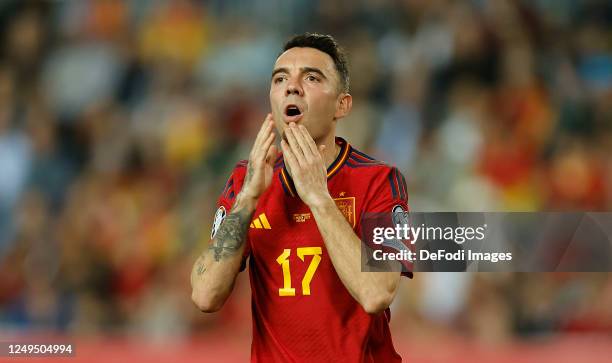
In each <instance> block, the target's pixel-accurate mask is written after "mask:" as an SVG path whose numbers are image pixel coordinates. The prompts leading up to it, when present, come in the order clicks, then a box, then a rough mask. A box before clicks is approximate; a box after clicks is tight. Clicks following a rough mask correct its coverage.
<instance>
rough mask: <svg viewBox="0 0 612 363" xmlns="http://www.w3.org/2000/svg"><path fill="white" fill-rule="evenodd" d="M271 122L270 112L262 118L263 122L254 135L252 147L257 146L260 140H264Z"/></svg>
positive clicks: (270, 127)
mask: <svg viewBox="0 0 612 363" xmlns="http://www.w3.org/2000/svg"><path fill="white" fill-rule="evenodd" d="M272 124H273V122H272V114H271V113H269V114H267V115H266V118H265V119H264V122H263V123H262V125H261V128H260V129H259V132H258V133H257V136H256V137H255V142H254V143H253V148H254V149H256V148H258V147H259V144H260V143H261V142H262V139H263V140H265V138H266V137H267V135H268V134H269V132H270V130H271V129H272Z"/></svg>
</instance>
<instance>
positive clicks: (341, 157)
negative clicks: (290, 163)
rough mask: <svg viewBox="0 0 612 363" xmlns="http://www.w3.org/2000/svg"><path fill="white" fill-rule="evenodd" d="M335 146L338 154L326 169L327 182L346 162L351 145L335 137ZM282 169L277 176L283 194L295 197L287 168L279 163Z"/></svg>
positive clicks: (295, 192)
mask: <svg viewBox="0 0 612 363" xmlns="http://www.w3.org/2000/svg"><path fill="white" fill-rule="evenodd" d="M336 144H337V145H338V146H340V152H339V153H338V156H337V157H336V159H335V160H334V162H333V163H331V165H330V166H329V167H328V168H327V180H329V179H330V178H331V177H333V176H334V175H336V174H337V173H338V171H339V170H340V169H341V168H342V166H343V165H344V163H345V162H346V160H347V159H348V156H349V154H350V153H351V145H350V144H349V143H348V142H347V141H346V140H344V139H343V138H341V137H336ZM281 165H282V168H281V170H280V173H278V176H279V178H280V182H281V185H282V186H283V189H284V190H285V193H287V194H289V195H291V196H292V197H295V196H297V191H296V190H295V185H294V184H293V179H291V175H289V172H288V171H287V167H286V166H285V161H284V160H283V161H281Z"/></svg>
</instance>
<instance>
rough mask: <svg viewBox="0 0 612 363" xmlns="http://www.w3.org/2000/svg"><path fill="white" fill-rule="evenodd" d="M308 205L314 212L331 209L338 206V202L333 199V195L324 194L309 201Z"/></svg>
mask: <svg viewBox="0 0 612 363" xmlns="http://www.w3.org/2000/svg"><path fill="white" fill-rule="evenodd" d="M308 207H309V208H310V210H311V211H312V212H313V213H318V212H323V211H326V210H329V208H336V203H335V202H334V200H333V199H332V197H331V195H329V194H327V195H323V196H321V197H318V198H316V199H313V201H311V202H309V203H308Z"/></svg>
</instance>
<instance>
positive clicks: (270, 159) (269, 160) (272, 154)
mask: <svg viewBox="0 0 612 363" xmlns="http://www.w3.org/2000/svg"><path fill="white" fill-rule="evenodd" d="M277 154H278V149H277V148H276V145H274V144H272V145H271V146H270V148H269V149H268V154H266V164H268V165H270V166H272V167H274V162H275V161H276V155H277Z"/></svg>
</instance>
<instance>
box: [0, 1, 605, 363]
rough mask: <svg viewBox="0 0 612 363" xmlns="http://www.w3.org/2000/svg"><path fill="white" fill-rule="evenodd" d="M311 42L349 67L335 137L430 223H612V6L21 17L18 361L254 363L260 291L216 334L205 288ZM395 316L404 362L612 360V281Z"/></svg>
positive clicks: (208, 6)
mask: <svg viewBox="0 0 612 363" xmlns="http://www.w3.org/2000/svg"><path fill="white" fill-rule="evenodd" d="M303 31H317V32H323V33H330V34H333V35H334V36H336V37H337V38H338V39H339V41H340V42H341V44H343V45H344V46H345V47H346V49H347V50H348V52H349V60H350V63H351V72H352V73H351V76H352V80H351V81H352V84H351V90H352V92H351V93H352V94H353V97H354V109H353V112H352V114H351V116H350V117H349V118H348V119H345V120H343V121H342V122H341V123H340V126H339V130H338V131H339V132H338V133H339V134H340V135H342V136H344V137H346V138H347V139H348V140H350V142H351V143H353V144H354V145H356V146H357V147H358V148H360V149H362V150H364V151H366V152H369V153H371V154H373V155H375V156H377V157H378V158H380V159H383V160H386V161H387V162H389V163H391V164H395V165H397V166H398V167H399V168H400V169H401V170H402V171H403V173H404V175H405V176H406V179H407V181H408V184H409V193H410V196H409V201H410V205H411V208H412V209H413V210H418V211H444V210H449V211H450V210H454V211H481V210H497V211H517V210H520V211H539V210H589V211H610V210H612V157H611V156H612V2H610V1H605V0H602V1H597V0H592V1H587V0H585V1H573V0H532V1H527V0H525V1H520V0H516V1H510V0H491V1H484V0H473V1H451V0H404V1H399V0H397V1H392V0H359V1H349V0H344V1H324V0H319V1H310V0H296V1H290V2H289V1H281V0H278V1H256V2H255V1H253V2H250V1H242V0H211V1H203V2H194V1H184V0H182V1H145V0H133V1H111V0H108V1H94V0H80V1H10V0H4V1H1V2H0V340H10V339H14V338H16V337H19V338H21V339H42V338H43V337H44V338H48V337H55V339H60V340H63V341H70V342H74V343H76V344H77V353H78V356H79V357H80V359H84V358H87V359H86V360H87V361H89V362H96V361H109V360H111V359H118V360H120V361H125V360H127V359H131V360H133V361H144V360H146V361H159V362H167V361H178V362H190V361H194V362H195V361H199V362H209V361H210V362H216V361H227V362H231V361H245V360H247V359H248V356H249V352H250V334H251V333H250V329H251V322H250V296H249V294H250V292H249V284H248V278H247V275H246V274H245V273H243V274H241V276H240V277H239V281H238V283H237V286H236V289H235V291H234V293H233V295H232V297H231V298H230V299H229V301H228V302H227V304H226V306H225V307H224V308H223V309H222V311H221V312H219V313H216V314H213V315H207V314H202V313H200V312H199V311H198V310H197V309H196V308H195V307H194V306H193V305H192V304H191V302H190V299H189V298H190V287H189V271H190V268H191V266H192V263H193V261H194V259H195V257H196V254H197V253H198V252H200V251H201V250H202V249H203V248H204V246H205V244H206V243H207V241H208V237H209V235H210V227H211V223H212V219H213V218H212V215H213V213H214V208H215V202H216V199H217V196H218V193H219V192H220V191H221V189H222V186H223V183H224V182H225V180H226V178H227V176H228V172H229V171H230V170H231V168H232V167H233V165H234V163H235V162H236V161H237V160H239V159H242V158H245V157H246V155H247V153H248V150H249V149H250V147H251V142H252V140H253V135H254V130H255V128H257V127H258V124H259V123H260V122H261V120H262V118H263V117H264V115H265V113H266V112H267V110H268V108H269V101H268V89H269V77H270V71H271V66H272V64H273V61H274V59H275V58H276V56H277V54H278V51H279V49H280V47H281V45H282V43H283V41H284V40H286V39H287V38H288V37H289V36H290V35H292V34H294V33H299V32H303ZM392 314H393V319H392V321H391V327H392V329H393V331H394V340H395V345H396V347H397V349H398V350H399V351H400V352H401V353H402V355H403V357H404V359H405V360H406V361H408V362H416V361H418V362H445V361H453V362H468V361H469V362H473V361H487V362H552V361H554V362H557V363H558V362H575V361H585V362H586V361H590V362H595V361H601V362H605V361H609V359H610V358H609V357H610V356H611V354H612V279H611V278H610V274H606V273H575V274H570V273H563V274H560V273H555V274H552V273H548V274H499V273H478V274H468V273H455V274H453V273H429V274H425V273H424V274H419V275H417V276H416V278H415V279H414V280H410V281H408V280H404V281H403V282H402V284H401V290H400V292H399V295H398V297H397V299H396V301H395V302H394V304H393V306H392ZM321 334H325V332H321ZM0 359H2V358H0ZM77 359H79V358H77ZM45 361H49V360H45Z"/></svg>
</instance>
